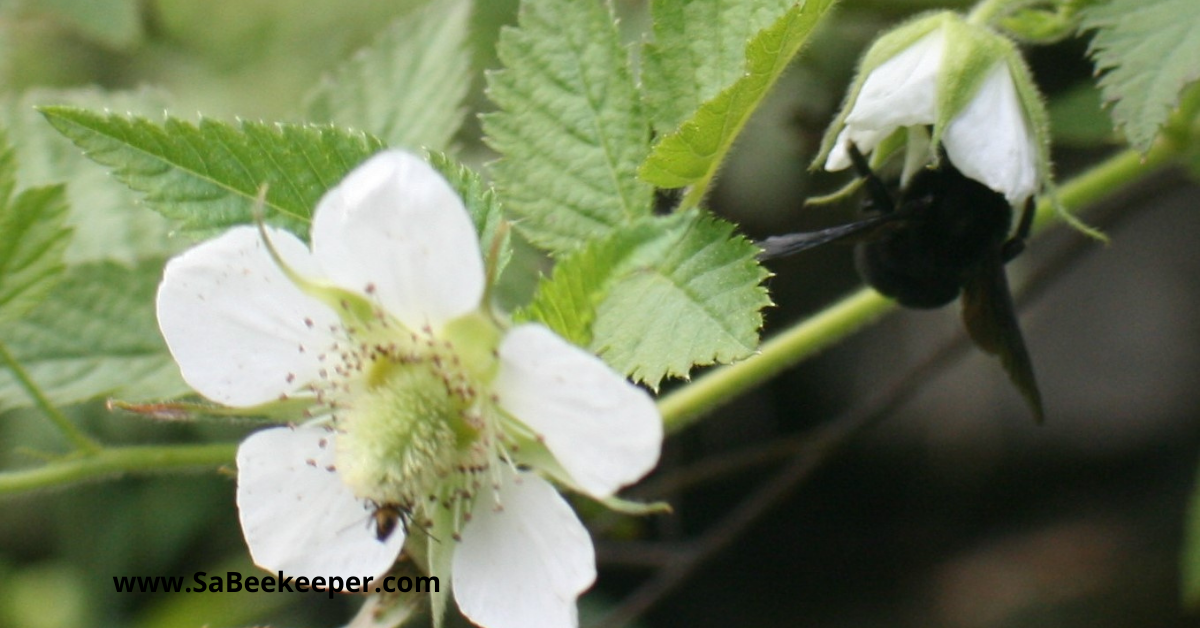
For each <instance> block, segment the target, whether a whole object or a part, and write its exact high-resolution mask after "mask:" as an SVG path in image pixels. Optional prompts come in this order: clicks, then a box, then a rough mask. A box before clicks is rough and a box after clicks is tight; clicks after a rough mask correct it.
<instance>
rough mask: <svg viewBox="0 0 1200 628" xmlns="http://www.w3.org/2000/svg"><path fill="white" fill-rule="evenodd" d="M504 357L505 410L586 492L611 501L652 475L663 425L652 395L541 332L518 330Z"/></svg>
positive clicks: (500, 386) (500, 380)
mask: <svg viewBox="0 0 1200 628" xmlns="http://www.w3.org/2000/svg"><path fill="white" fill-rule="evenodd" d="M499 353H500V370H499V373H498V374H497V375H496V380H495V382H494V384H493V392H494V393H495V394H496V396H497V398H498V399H499V403H500V407H502V408H504V410H506V411H507V412H508V413H510V414H512V415H513V416H514V417H516V418H517V419H519V420H520V421H521V422H523V423H525V424H526V425H528V426H529V427H530V428H532V429H533V430H534V431H535V432H537V433H538V434H539V435H540V436H541V437H542V438H543V440H544V442H545V443H546V447H547V448H549V449H550V451H551V453H553V454H554V457H555V458H556V459H557V460H558V462H559V464H560V465H562V467H563V468H564V469H565V470H566V471H567V473H569V474H571V478H572V479H573V480H574V481H575V483H576V484H577V485H578V486H579V487H580V488H582V489H583V490H585V491H587V492H588V493H589V494H591V495H594V496H596V497H607V496H609V495H612V494H613V493H614V492H616V490H617V489H618V488H620V487H621V486H624V485H626V484H630V483H632V482H635V481H637V480H638V479H639V478H641V477H642V476H643V475H645V474H646V473H648V472H649V471H650V469H652V468H654V465H655V464H656V463H657V462H658V456H659V452H660V450H661V448H662V438H663V431H662V430H663V428H662V418H661V416H659V413H658V408H657V407H656V406H655V405H654V401H653V400H652V399H651V398H650V395H648V394H647V393H646V391H644V390H642V389H641V388H638V387H637V386H634V385H633V384H631V383H629V382H628V381H626V380H625V378H623V377H621V376H620V375H618V374H617V373H616V372H615V371H613V370H612V369H611V368H609V367H608V365H607V364H605V363H604V362H602V361H601V360H600V359H599V358H597V357H596V356H594V355H592V354H590V353H588V352H586V351H584V350H582V349H580V348H579V347H576V346H574V345H572V344H570V343H568V342H567V341H565V340H563V339H562V338H560V337H558V336H557V335H556V334H555V333H554V332H552V331H550V330H549V329H547V328H545V327H543V326H541V325H521V326H519V327H515V328H513V329H512V330H511V331H509V332H508V334H507V335H506V336H505V337H504V340H503V341H502V342H501V343H500V350H499Z"/></svg>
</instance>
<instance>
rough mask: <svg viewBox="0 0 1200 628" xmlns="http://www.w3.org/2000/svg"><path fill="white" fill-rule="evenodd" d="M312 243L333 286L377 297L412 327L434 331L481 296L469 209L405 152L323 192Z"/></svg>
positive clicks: (385, 155)
mask: <svg viewBox="0 0 1200 628" xmlns="http://www.w3.org/2000/svg"><path fill="white" fill-rule="evenodd" d="M312 239H313V254H314V255H315V256H316V257H317V259H318V260H320V261H321V265H322V267H323V268H324V269H325V271H326V272H328V273H329V277H330V279H332V280H333V282H334V283H336V284H338V285H340V286H342V287H344V288H347V289H350V290H353V291H357V292H359V293H361V294H368V295H369V294H374V295H375V296H376V297H377V298H378V299H379V302H380V304H381V305H382V306H383V308H384V309H385V310H387V311H388V312H389V313H391V314H392V315H393V316H395V317H396V318H397V319H399V320H400V322H401V323H404V324H405V325H406V326H408V327H409V328H410V329H420V328H421V327H422V326H425V325H429V326H430V327H432V328H434V329H437V328H439V327H441V325H442V324H443V323H445V322H446V321H449V320H451V319H454V318H457V317H458V316H461V315H463V314H466V313H467V312H470V311H472V310H474V309H475V308H477V307H478V306H479V301H480V299H481V298H482V296H483V281H484V277H483V259H482V258H481V257H480V254H479V240H478V237H477V236H476V234H475V226H474V225H473V224H472V223H471V219H470V217H469V216H468V215H467V210H466V209H465V208H464V207H463V204H462V201H461V200H460V199H459V197H458V195H457V194H455V192H454V190H452V189H451V188H450V185H449V184H448V183H446V180H445V179H443V178H442V176H441V175H440V174H438V173H437V172H436V171H435V170H434V169H433V168H432V167H430V166H429V164H426V163H425V162H424V161H422V160H421V159H419V158H417V157H415V156H413V155H410V154H408V153H405V152H402V151H386V152H382V153H379V154H377V155H375V156H374V157H372V158H370V159H369V160H367V161H366V162H364V163H363V164H362V165H360V166H359V167H357V168H355V169H354V171H352V172H351V173H350V174H349V175H347V176H346V178H345V179H343V180H342V182H341V183H339V184H338V185H337V187H335V188H333V189H332V190H330V191H329V192H327V193H326V194H325V196H324V197H323V198H322V199H321V202H320V204H318V205H317V209H316V213H315V214H314V216H313V228H312Z"/></svg>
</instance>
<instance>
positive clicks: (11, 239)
mask: <svg viewBox="0 0 1200 628" xmlns="http://www.w3.org/2000/svg"><path fill="white" fill-rule="evenodd" d="M15 187H16V164H15V163H14V159H13V150H12V147H10V146H9V145H8V141H7V138H6V137H5V136H4V134H3V133H2V132H0V322H5V321H13V320H16V319H19V318H21V317H22V316H24V315H25V314H26V313H27V312H28V311H29V310H31V309H33V307H34V306H36V305H37V304H38V303H39V302H40V301H41V300H42V298H43V297H45V295H46V294H47V293H48V292H49V291H50V290H51V289H52V288H53V287H54V285H55V283H56V282H57V280H58V278H59V275H61V273H62V271H63V251H64V250H65V249H66V247H67V242H68V241H69V240H70V237H71V230H70V229H68V228H66V227H65V226H63V222H64V219H65V217H66V215H67V201H66V194H65V190H64V189H63V187H62V186H61V185H55V186H46V187H38V188H30V189H28V190H25V191H23V192H21V193H20V194H18V195H16V196H15V197H13V196H12V194H13V190H14V188H15Z"/></svg>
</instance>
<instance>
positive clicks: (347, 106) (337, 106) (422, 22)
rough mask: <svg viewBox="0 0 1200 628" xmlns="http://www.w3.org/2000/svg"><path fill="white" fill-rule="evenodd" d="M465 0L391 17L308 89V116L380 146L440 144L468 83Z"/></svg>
mask: <svg viewBox="0 0 1200 628" xmlns="http://www.w3.org/2000/svg"><path fill="white" fill-rule="evenodd" d="M470 13H471V3H470V2H469V1H468V0H450V1H441V2H430V3H428V4H427V5H426V6H425V7H423V8H422V9H421V10H419V11H415V12H412V13H411V14H409V15H406V16H404V17H402V18H400V19H398V20H396V21H395V22H394V23H393V24H392V25H391V27H390V28H388V29H387V30H386V31H384V33H383V34H382V35H380V37H379V38H378V39H377V40H376V41H375V42H374V43H372V44H371V45H370V46H369V47H367V48H364V49H363V50H360V51H359V53H358V54H357V55H355V57H354V58H353V59H351V60H350V61H349V62H347V63H346V64H344V65H342V66H341V67H340V68H338V69H337V70H336V71H335V72H334V73H333V75H332V76H328V77H326V78H325V79H324V80H322V81H321V84H320V85H318V86H317V88H316V90H314V91H313V93H312V94H310V95H309V98H308V112H309V118H310V119H311V120H313V121H315V122H331V123H334V124H337V125H339V126H343V127H353V128H357V129H362V130H364V131H366V132H368V133H371V134H373V135H375V136H376V137H378V138H380V139H381V140H383V142H384V143H385V144H387V145H388V146H395V147H404V148H409V149H413V150H418V149H421V148H429V149H432V150H446V149H447V148H449V146H450V141H451V138H453V137H454V134H455V132H457V131H458V128H459V126H461V125H462V121H463V116H464V115H465V114H466V109H465V108H464V107H463V99H464V98H465V97H466V95H467V90H468V89H469V88H470V86H471V68H470V61H471V59H470V55H469V54H468V50H467V47H466V42H467V35H468V18H469V17H470Z"/></svg>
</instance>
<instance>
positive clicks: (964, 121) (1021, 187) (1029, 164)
mask: <svg viewBox="0 0 1200 628" xmlns="http://www.w3.org/2000/svg"><path fill="white" fill-rule="evenodd" d="M1022 112H1023V107H1021V100H1020V99H1019V98H1018V97H1017V88H1016V86H1015V85H1014V84H1013V80H1012V75H1011V74H1009V70H1008V65H1007V64H1006V63H1005V62H1004V61H1000V62H998V63H997V64H996V65H995V66H993V67H992V69H991V70H990V71H988V75H987V77H986V78H985V79H984V81H983V83H982V84H981V85H980V87H979V92H978V93H976V94H975V97H974V98H972V99H971V102H969V103H967V106H966V107H965V108H964V109H963V110H962V112H960V113H959V114H958V115H957V116H955V117H954V119H953V120H951V121H950V124H949V125H947V127H946V133H945V135H944V137H943V138H942V143H943V144H944V145H945V146H946V155H948V156H949V157H950V161H952V162H954V165H955V167H957V168H958V169H959V170H960V171H962V173H963V174H965V175H967V176H968V177H971V178H972V179H975V180H976V181H980V182H982V183H983V184H984V185H986V186H988V187H990V188H992V189H993V190H996V191H997V192H1000V193H1002V194H1004V196H1005V197H1007V198H1008V201H1009V202H1010V203H1020V202H1022V201H1024V200H1025V199H1027V198H1029V196H1031V195H1032V194H1033V193H1034V192H1036V191H1037V163H1036V157H1037V144H1036V141H1035V140H1034V137H1033V133H1031V132H1030V128H1029V123H1028V122H1027V121H1026V120H1025V115H1024V113H1022Z"/></svg>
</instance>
